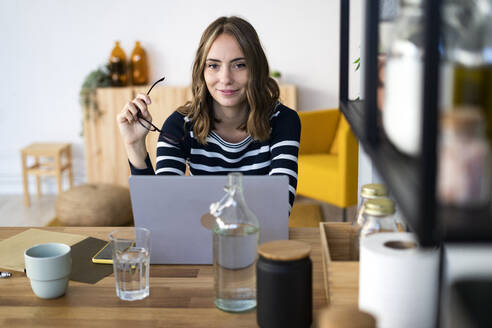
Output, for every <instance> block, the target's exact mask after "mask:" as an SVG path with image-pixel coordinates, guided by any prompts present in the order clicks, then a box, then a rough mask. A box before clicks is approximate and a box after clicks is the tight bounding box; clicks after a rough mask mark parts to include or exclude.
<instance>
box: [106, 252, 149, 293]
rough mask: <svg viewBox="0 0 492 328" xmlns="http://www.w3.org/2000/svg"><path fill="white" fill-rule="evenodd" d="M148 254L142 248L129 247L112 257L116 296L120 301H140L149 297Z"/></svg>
mask: <svg viewBox="0 0 492 328" xmlns="http://www.w3.org/2000/svg"><path fill="white" fill-rule="evenodd" d="M149 265H150V254H149V252H148V251H147V249H145V248H142V247H130V248H128V249H127V250H126V251H123V252H117V253H116V254H115V256H114V275H115V280H116V295H118V297H119V298H120V299H122V300H126V301H134V300H141V299H143V298H145V297H147V296H149Z"/></svg>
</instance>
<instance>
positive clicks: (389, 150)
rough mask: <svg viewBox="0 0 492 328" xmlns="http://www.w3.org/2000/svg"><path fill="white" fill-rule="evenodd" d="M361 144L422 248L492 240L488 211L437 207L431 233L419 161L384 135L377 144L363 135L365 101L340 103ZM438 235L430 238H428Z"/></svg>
mask: <svg viewBox="0 0 492 328" xmlns="http://www.w3.org/2000/svg"><path fill="white" fill-rule="evenodd" d="M340 105H341V107H340V110H341V111H342V113H343V115H344V116H345V118H346V119H347V121H348V123H349V124H350V127H351V128H352V131H353V132H354V134H355V136H356V137H357V139H359V143H360V144H361V145H362V146H363V147H364V150H365V151H366V153H367V154H368V156H369V157H370V158H371V159H372V161H373V164H374V165H375V167H376V169H377V170H378V172H380V174H381V176H382V178H383V180H384V181H385V182H386V184H387V185H388V187H389V188H390V190H391V193H392V195H393V196H394V198H395V200H396V202H397V203H398V205H399V207H400V209H401V211H402V213H403V215H404V217H405V218H406V219H407V224H408V225H409V226H410V228H411V230H412V231H414V232H415V233H416V234H417V235H418V236H419V239H420V242H421V243H422V244H423V245H430V246H432V245H433V244H434V241H435V240H444V241H453V242H490V241H492V217H491V215H490V210H489V209H470V210H467V209H462V208H452V207H444V206H441V207H438V208H437V218H438V219H437V220H436V221H437V223H438V224H437V225H436V227H435V228H434V231H433V232H432V233H431V234H429V233H428V231H423V229H427V228H426V227H425V225H423V224H422V220H421V219H420V217H419V212H418V205H419V204H418V198H417V197H415V195H419V194H421V193H422V190H421V186H420V185H419V183H418V177H419V172H418V165H419V163H418V160H417V159H416V158H412V157H409V156H406V155H404V154H402V153H401V152H399V151H398V150H397V149H396V148H395V147H394V146H393V145H392V144H391V143H390V142H389V140H388V139H387V138H386V136H385V135H384V134H382V133H381V134H380V135H378V142H377V143H376V144H372V143H370V142H369V141H368V140H367V138H366V137H365V133H364V119H365V115H364V102H363V101H360V100H359V101H348V102H346V103H341V104H340ZM428 235H429V236H431V237H432V236H435V238H428V237H427V236H428Z"/></svg>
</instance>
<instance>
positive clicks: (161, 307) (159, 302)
mask: <svg viewBox="0 0 492 328" xmlns="http://www.w3.org/2000/svg"><path fill="white" fill-rule="evenodd" d="M26 229H28V228H27V227H22V228H7V227H3V228H0V240H3V239H6V238H8V237H11V236H13V235H15V234H17V233H20V232H22V231H24V230H26ZM42 229H46V230H51V231H60V232H67V233H75V234H82V235H86V236H93V237H96V238H100V239H105V240H107V239H108V234H109V232H111V231H112V230H113V229H114V228H112V227H97V228H96V227H50V228H42ZM290 239H295V240H301V241H305V242H308V243H309V244H311V246H312V253H311V260H312V262H313V304H314V310H315V311H314V312H315V313H314V315H315V316H316V313H317V312H318V310H319V309H320V308H322V307H324V306H326V299H325V294H324V286H323V269H322V262H321V252H320V235H319V229H318V228H291V230H290ZM0 267H1V264H0ZM4 271H5V270H4ZM213 297H214V293H213V267H212V266H211V265H152V266H151V269H150V296H149V297H148V298H146V299H144V300H142V301H134V302H127V301H121V300H120V299H119V298H118V297H117V296H116V294H115V283H114V276H113V275H111V276H109V277H106V278H104V279H102V280H101V281H99V282H98V283H97V284H94V285H91V284H84V283H79V282H74V281H70V283H69V287H68V291H67V293H66V295H65V296H63V297H61V298H58V299H54V300H42V299H39V298H37V297H36V296H35V295H34V293H33V292H32V290H31V286H30V284H29V280H28V278H27V277H26V275H25V274H24V273H20V272H13V276H12V277H11V278H8V279H0V327H9V328H10V327H127V326H135V327H137V326H138V327H207V328H209V327H235V328H239V327H256V326H257V325H256V310H253V311H250V312H247V313H240V314H233V313H226V312H223V311H220V310H218V309H216V308H215V307H214V304H213ZM279 315H281V314H280V313H279Z"/></svg>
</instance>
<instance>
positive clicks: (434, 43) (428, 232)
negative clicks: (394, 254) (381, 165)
mask: <svg viewBox="0 0 492 328" xmlns="http://www.w3.org/2000/svg"><path fill="white" fill-rule="evenodd" d="M424 3H425V17H426V19H425V50H424V54H425V55H424V68H423V69H424V72H423V83H422V88H423V91H422V95H423V97H422V111H423V113H422V114H423V115H422V117H423V120H422V139H421V149H422V152H421V155H420V159H419V171H418V172H419V180H420V181H419V184H420V185H421V186H422V188H421V192H420V194H419V196H418V197H419V200H418V204H419V205H420V206H419V218H420V220H421V221H420V223H421V224H419V227H420V229H421V230H422V231H418V232H417V233H418V234H419V235H420V236H423V238H422V239H421V244H422V245H423V246H434V245H436V244H437V243H438V242H439V241H440V239H441V238H440V237H441V236H440V233H439V231H438V229H437V228H438V225H437V211H436V208H437V206H436V174H437V123H438V112H439V109H438V106H439V104H438V99H439V63H440V59H439V56H440V55H439V48H438V46H439V36H440V26H441V14H440V12H441V0H432V1H424Z"/></svg>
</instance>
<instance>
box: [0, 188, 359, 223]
mask: <svg viewBox="0 0 492 328" xmlns="http://www.w3.org/2000/svg"><path fill="white" fill-rule="evenodd" d="M55 200H56V195H42V196H41V198H39V199H38V198H37V197H36V196H31V207H25V206H24V198H23V196H22V195H0V226H2V227H24V226H34V227H40V226H45V225H46V224H47V223H48V222H50V221H51V220H52V219H53V218H54V217H55ZM298 202H299V203H313V204H318V205H319V206H320V207H321V209H322V213H323V219H324V220H325V221H341V219H342V210H341V209H340V208H338V207H336V206H333V205H330V204H328V203H323V202H319V201H317V200H313V199H310V198H306V197H302V196H299V195H298V196H297V197H296V203H298ZM355 210H356V207H355V206H352V207H350V208H349V209H348V210H347V218H349V220H350V218H353V217H354V215H355Z"/></svg>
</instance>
